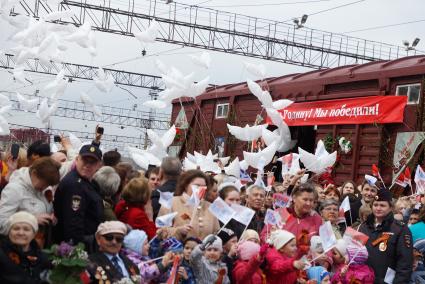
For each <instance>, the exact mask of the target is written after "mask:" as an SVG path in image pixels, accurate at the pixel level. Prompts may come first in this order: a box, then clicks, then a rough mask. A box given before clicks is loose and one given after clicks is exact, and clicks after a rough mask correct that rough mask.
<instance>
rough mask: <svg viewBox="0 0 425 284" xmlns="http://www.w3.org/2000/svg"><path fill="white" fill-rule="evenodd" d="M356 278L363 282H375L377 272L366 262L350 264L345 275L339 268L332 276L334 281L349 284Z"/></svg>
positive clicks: (371, 283)
mask: <svg viewBox="0 0 425 284" xmlns="http://www.w3.org/2000/svg"><path fill="white" fill-rule="evenodd" d="M341 267H343V266H341ZM354 280H357V281H360V283H362V284H373V282H374V281H375V273H374V272H373V270H372V269H371V268H370V267H369V266H367V265H366V264H350V266H349V267H348V271H347V273H346V274H345V275H344V276H342V275H341V270H338V271H337V272H336V273H335V274H334V276H333V277H332V283H342V284H349V283H353V282H352V281H354Z"/></svg>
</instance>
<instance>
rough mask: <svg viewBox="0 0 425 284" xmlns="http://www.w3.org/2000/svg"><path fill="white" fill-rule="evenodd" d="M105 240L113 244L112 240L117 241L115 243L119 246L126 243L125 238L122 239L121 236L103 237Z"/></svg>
mask: <svg viewBox="0 0 425 284" xmlns="http://www.w3.org/2000/svg"><path fill="white" fill-rule="evenodd" d="M103 238H104V239H105V240H107V241H108V242H112V240H114V239H115V241H116V242H117V243H119V244H121V243H122V242H123V241H124V237H121V236H114V235H103Z"/></svg>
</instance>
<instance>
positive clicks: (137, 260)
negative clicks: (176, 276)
mask: <svg viewBox="0 0 425 284" xmlns="http://www.w3.org/2000/svg"><path fill="white" fill-rule="evenodd" d="M122 252H123V253H124V254H125V256H127V257H128V258H129V259H130V260H131V261H132V262H133V263H134V264H135V265H137V267H138V268H139V270H140V276H141V277H142V282H140V284H148V283H149V282H150V281H151V280H154V279H156V278H158V277H159V276H160V275H161V272H160V271H159V269H158V266H157V265H156V264H155V262H149V263H146V262H145V261H148V260H149V257H145V256H141V255H140V254H137V253H135V252H133V251H131V250H128V249H122Z"/></svg>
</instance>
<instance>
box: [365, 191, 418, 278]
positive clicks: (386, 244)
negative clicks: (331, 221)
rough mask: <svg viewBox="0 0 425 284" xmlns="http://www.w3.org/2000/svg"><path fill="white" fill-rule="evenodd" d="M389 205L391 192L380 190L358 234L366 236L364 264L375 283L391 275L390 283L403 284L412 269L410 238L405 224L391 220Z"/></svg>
mask: <svg viewBox="0 0 425 284" xmlns="http://www.w3.org/2000/svg"><path fill="white" fill-rule="evenodd" d="M392 206H393V205H392V196H391V192H390V191H389V190H388V189H386V188H381V189H380V190H379V191H378V195H377V196H376V197H375V200H374V201H373V202H372V214H370V215H369V217H368V218H367V220H366V222H364V223H362V224H361V225H360V227H359V231H360V232H362V233H364V234H366V235H367V236H369V239H368V241H367V243H366V247H367V250H368V253H369V258H368V262H367V264H368V265H369V266H370V267H371V268H372V269H373V270H374V271H375V283H384V279H385V276H386V275H387V277H389V276H390V275H394V274H395V275H394V280H393V282H392V283H393V284H405V283H409V281H410V276H411V273H412V269H413V268H412V266H413V249H412V246H413V244H412V235H411V233H410V230H409V229H408V227H407V225H406V224H404V223H402V222H400V221H397V220H395V219H394V216H393V213H392V209H393V208H392ZM390 278H391V277H390ZM387 279H388V278H387Z"/></svg>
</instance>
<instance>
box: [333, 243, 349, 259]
mask: <svg viewBox="0 0 425 284" xmlns="http://www.w3.org/2000/svg"><path fill="white" fill-rule="evenodd" d="M335 248H336V249H337V250H338V251H339V253H340V254H341V255H342V256H343V257H345V256H347V243H346V241H345V240H344V239H338V240H336V246H335Z"/></svg>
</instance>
